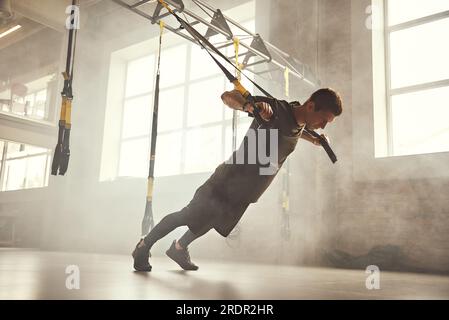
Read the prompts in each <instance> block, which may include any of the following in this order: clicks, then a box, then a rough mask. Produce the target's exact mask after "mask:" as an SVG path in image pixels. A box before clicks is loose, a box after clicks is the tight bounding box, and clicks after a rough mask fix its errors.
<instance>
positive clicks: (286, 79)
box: [284, 67, 290, 97]
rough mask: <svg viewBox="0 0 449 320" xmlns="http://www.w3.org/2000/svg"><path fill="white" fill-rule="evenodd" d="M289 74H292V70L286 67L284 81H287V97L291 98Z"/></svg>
mask: <svg viewBox="0 0 449 320" xmlns="http://www.w3.org/2000/svg"><path fill="white" fill-rule="evenodd" d="M289 74H290V70H289V69H288V68H287V67H285V70H284V80H285V96H286V97H288V96H289V81H288V77H289Z"/></svg>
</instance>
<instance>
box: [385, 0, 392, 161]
mask: <svg viewBox="0 0 449 320" xmlns="http://www.w3.org/2000/svg"><path fill="white" fill-rule="evenodd" d="M387 2H388V0H387ZM384 17H385V19H384V34H385V77H386V79H385V85H386V108H387V110H386V116H387V124H386V125H387V139H388V141H387V152H388V155H389V156H392V155H393V154H394V144H393V119H392V110H391V47H390V34H391V32H390V29H389V27H388V20H389V16H388V3H385V4H384Z"/></svg>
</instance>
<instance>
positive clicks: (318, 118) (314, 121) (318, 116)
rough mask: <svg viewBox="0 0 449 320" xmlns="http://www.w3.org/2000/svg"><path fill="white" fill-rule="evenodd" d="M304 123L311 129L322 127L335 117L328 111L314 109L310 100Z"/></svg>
mask: <svg viewBox="0 0 449 320" xmlns="http://www.w3.org/2000/svg"><path fill="white" fill-rule="evenodd" d="M307 111H308V112H307V116H306V125H307V128H309V129H311V130H316V129H324V128H325V127H326V125H327V124H328V123H330V122H332V121H334V119H335V115H334V114H333V113H332V112H330V111H324V110H320V111H315V105H314V103H313V102H312V103H311V104H310V105H308V106H307Z"/></svg>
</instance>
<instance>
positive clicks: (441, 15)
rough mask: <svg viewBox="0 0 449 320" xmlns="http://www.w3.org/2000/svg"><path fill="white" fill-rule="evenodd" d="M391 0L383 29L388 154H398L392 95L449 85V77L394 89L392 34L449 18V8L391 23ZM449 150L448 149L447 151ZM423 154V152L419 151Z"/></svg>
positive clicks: (387, 2) (386, 9) (387, 4)
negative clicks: (395, 147)
mask: <svg viewBox="0 0 449 320" xmlns="http://www.w3.org/2000/svg"><path fill="white" fill-rule="evenodd" d="M389 1H391V0H384V3H383V24H384V25H383V30H384V46H385V47H384V50H385V94H386V97H385V99H386V130H387V141H386V143H387V156H388V157H392V156H398V155H397V154H395V150H394V136H393V120H392V118H393V117H392V112H393V110H392V104H391V101H392V97H393V96H396V95H401V94H406V93H414V92H419V91H423V90H429V89H436V88H442V87H449V78H448V79H443V80H437V81H431V82H425V83H421V84H416V85H411V86H405V87H400V88H395V89H393V88H392V87H391V45H390V44H391V34H392V33H393V32H397V31H402V30H407V29H410V28H413V27H417V26H421V25H424V24H428V23H432V22H436V21H440V20H442V19H446V18H449V10H446V11H442V12H438V13H435V14H431V15H428V16H424V17H420V18H415V19H412V20H409V21H406V22H401V23H398V24H395V25H391V26H390V25H389ZM447 151H449V150H446V152H447ZM419 154H421V153H419Z"/></svg>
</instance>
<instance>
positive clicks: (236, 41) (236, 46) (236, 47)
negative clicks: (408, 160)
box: [234, 37, 242, 80]
mask: <svg viewBox="0 0 449 320" xmlns="http://www.w3.org/2000/svg"><path fill="white" fill-rule="evenodd" d="M239 45H240V39H239V38H237V37H234V52H235V65H236V67H237V69H238V70H236V71H235V76H236V77H237V79H239V80H241V79H242V73H241V72H240V70H241V67H242V65H241V64H240V63H239Z"/></svg>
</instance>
